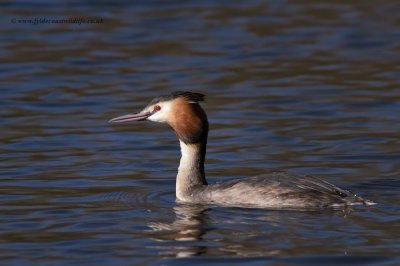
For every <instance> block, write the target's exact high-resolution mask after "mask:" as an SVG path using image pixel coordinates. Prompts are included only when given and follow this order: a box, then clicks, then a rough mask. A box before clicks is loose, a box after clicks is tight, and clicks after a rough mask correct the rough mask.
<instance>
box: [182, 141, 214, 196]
mask: <svg viewBox="0 0 400 266" xmlns="http://www.w3.org/2000/svg"><path fill="white" fill-rule="evenodd" d="M179 143H180V146H181V153H182V157H181V161H180V164H179V169H178V175H177V177H176V197H177V198H178V199H179V200H181V201H187V199H188V197H190V195H191V193H192V192H193V188H195V187H198V186H204V185H207V181H206V178H205V174H204V158H205V153H206V145H207V144H206V142H203V143H195V144H186V143H184V142H183V141H181V140H179Z"/></svg>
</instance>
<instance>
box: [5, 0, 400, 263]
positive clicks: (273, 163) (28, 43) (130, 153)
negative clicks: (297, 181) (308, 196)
mask: <svg viewBox="0 0 400 266" xmlns="http://www.w3.org/2000/svg"><path fill="white" fill-rule="evenodd" d="M398 14H400V6H399V5H398V3H397V1H390V0H385V1H380V2H379V3H378V2H372V1H351V2H343V1H330V2H329V3H322V2H319V1H301V2H298V1H265V2H263V1H237V2H232V1H221V2H218V3H215V2H214V1H201V2H199V1H176V2H172V1H168V2H162V1H161V2H157V1H134V2H133V3H131V2H129V1H116V2H115V3H113V4H109V3H106V2H102V1H98V2H96V3H95V2H93V1H59V2H54V1H29V0H28V1H13V2H2V3H0V15H1V25H0V33H1V34H0V58H1V61H0V62H1V65H0V92H1V98H0V132H1V134H0V169H1V171H0V228H1V230H0V261H1V263H0V264H2V265H66V264H71V265H188V264H192V265H203V264H206V263H212V264H221V265H234V264H246V265H257V266H258V265H338V264H343V265H344V264H347V265H349V264H351V265H398V264H400V258H399V257H398V251H399V250H400V242H399V236H400V227H399V225H400V213H399V211H400V196H399V195H400V180H399V178H400V153H399V148H400V137H399V136H400V135H399V132H400V119H399V113H400V84H399V81H400V75H399V74H400V67H399V66H400V64H399V62H400V46H399V43H400V20H399V15H398ZM68 18H71V19H73V18H81V19H84V20H85V21H86V22H85V23H81V24H80V25H79V24H77V23H66V22H63V23H58V22H43V23H38V22H37V21H40V20H41V21H46V20H47V21H50V20H61V19H68ZM35 19H37V20H36V22H35ZM88 19H94V20H96V21H97V23H87V20H88ZM174 90H189V91H196V92H201V93H204V94H206V95H207V101H206V102H205V103H204V104H203V107H204V109H205V110H206V111H207V113H208V116H209V121H210V124H211V131H210V134H209V146H208V154H207V166H206V170H207V177H208V179H209V181H210V182H214V181H216V180H221V179H229V178H233V177H246V176H251V175H256V174H261V173H265V172H271V171H275V170H281V169H287V170H290V171H292V172H295V173H308V174H313V175H316V176H318V177H321V178H323V179H325V180H328V181H330V182H333V183H335V184H338V185H340V186H342V187H345V188H348V189H351V190H352V191H354V192H356V193H357V194H359V195H362V196H363V197H365V198H368V199H370V200H373V201H375V202H377V203H378V205H375V206H372V207H369V208H365V207H357V208H352V209H347V210H342V211H339V210H338V211H318V212H315V211H313V212H300V211H299V212H296V211H276V210H275V211H272V210H262V209H244V208H243V209H241V208H222V207H217V206H186V205H181V204H177V203H176V202H175V175H176V170H177V166H178V162H179V156H180V154H179V147H178V143H177V140H176V139H175V135H174V133H173V132H171V131H170V130H169V129H168V127H166V126H162V125H154V124H150V123H142V124H140V125H131V126H111V125H109V124H108V122H107V121H108V120H109V119H110V118H112V117H115V116H117V115H122V114H125V113H130V112H135V111H138V110H140V109H141V108H143V107H144V106H145V105H147V103H148V102H149V101H150V100H151V99H152V98H153V97H156V96H158V95H160V94H166V93H168V92H171V91H174Z"/></svg>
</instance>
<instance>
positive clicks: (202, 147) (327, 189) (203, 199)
mask: <svg viewBox="0 0 400 266" xmlns="http://www.w3.org/2000/svg"><path fill="white" fill-rule="evenodd" d="M203 100H204V95H203V94H200V93H193V92H187V91H177V92H173V93H171V94H169V95H163V96H160V97H157V98H155V99H153V100H152V101H151V102H150V103H149V104H148V105H147V106H146V107H145V108H144V109H143V110H142V111H141V112H139V113H136V114H128V115H123V116H119V117H116V118H114V119H111V120H110V122H112V123H126V122H132V121H145V120H150V121H154V122H160V123H167V124H168V125H169V126H170V127H171V128H172V129H173V130H174V131H175V133H176V135H177V137H178V139H179V143H180V147H181V153H182V157H181V160H180V164H179V169H178V175H177V177H176V197H177V199H178V201H180V202H188V203H206V204H208V203H211V204H217V205H224V206H237V207H261V208H278V209H280V208H290V209H298V208H326V207H339V206H346V205H355V204H364V205H370V204H374V203H373V202H371V201H368V200H364V199H363V198H361V197H359V196H356V195H355V194H353V193H351V192H350V191H347V190H344V189H341V188H339V187H337V186H335V185H333V184H331V183H329V182H326V181H324V180H321V179H319V178H316V177H313V176H309V175H296V174H292V173H287V172H276V173H270V174H264V175H258V176H254V177H248V178H243V179H235V180H230V181H224V182H217V183H215V184H208V183H207V180H206V177H205V173H204V159H205V155H206V145H207V136H208V120H207V115H206V113H205V112H204V110H203V109H202V108H201V106H200V104H199V102H201V101H203Z"/></svg>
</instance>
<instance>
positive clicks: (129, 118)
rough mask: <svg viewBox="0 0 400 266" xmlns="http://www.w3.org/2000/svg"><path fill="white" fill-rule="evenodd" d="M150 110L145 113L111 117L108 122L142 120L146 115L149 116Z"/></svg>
mask: <svg viewBox="0 0 400 266" xmlns="http://www.w3.org/2000/svg"><path fill="white" fill-rule="evenodd" d="M151 115H152V113H151V112H147V113H137V114H128V115H123V116H118V117H115V118H113V119H111V120H110V121H108V122H110V123H126V122H133V121H144V120H146V118H147V117H149V116H151Z"/></svg>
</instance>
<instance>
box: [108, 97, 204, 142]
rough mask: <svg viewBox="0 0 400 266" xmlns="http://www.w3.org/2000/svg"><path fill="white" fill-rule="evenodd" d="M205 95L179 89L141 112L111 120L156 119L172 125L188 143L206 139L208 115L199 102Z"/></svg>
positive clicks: (114, 121) (153, 101) (115, 121)
mask: <svg viewBox="0 0 400 266" xmlns="http://www.w3.org/2000/svg"><path fill="white" fill-rule="evenodd" d="M201 101H204V95H203V94H200V93H193V92H188V91H176V92H173V93H171V94H169V95H163V96H159V97H157V98H154V99H153V100H152V101H151V102H150V103H149V104H148V105H147V106H146V107H145V108H144V109H143V110H142V111H140V112H139V113H136V114H128V115H123V116H119V117H116V118H113V119H111V120H110V122H112V123H126V122H132V121H145V120H149V121H154V122H159V123H167V124H168V125H170V126H171V127H172V128H173V129H174V131H175V133H176V134H177V136H178V138H179V139H180V140H181V141H183V142H184V143H186V144H194V143H201V142H204V141H206V140H207V133H208V121H207V115H206V113H205V112H204V110H203V109H202V108H201V106H200V104H199V102H201Z"/></svg>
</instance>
